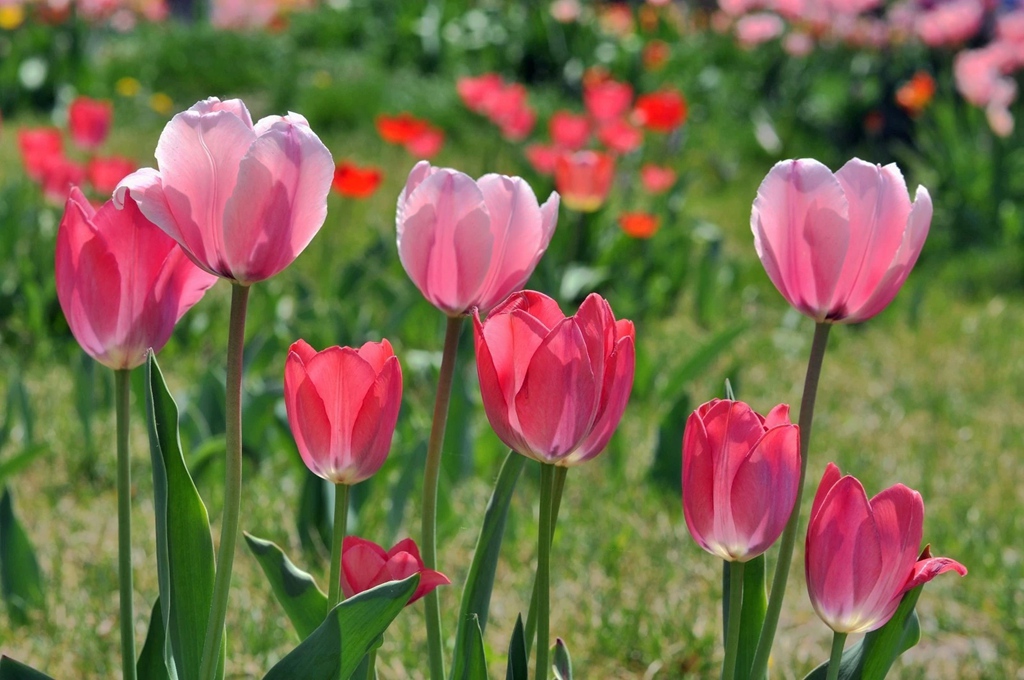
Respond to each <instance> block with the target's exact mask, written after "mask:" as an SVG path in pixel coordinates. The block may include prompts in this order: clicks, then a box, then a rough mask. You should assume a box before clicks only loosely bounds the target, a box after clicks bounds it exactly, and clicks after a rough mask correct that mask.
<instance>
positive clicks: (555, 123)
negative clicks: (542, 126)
mask: <svg viewBox="0 0 1024 680" xmlns="http://www.w3.org/2000/svg"><path fill="white" fill-rule="evenodd" d="M548 132H549V133H550V134H551V141H552V142H554V144H555V146H558V147H561V148H563V149H567V150H569V151H576V150H578V149H582V148H583V147H584V146H586V145H587V141H588V140H589V139H590V119H589V118H587V117H586V116H584V115H576V114H574V113H572V112H571V111H564V110H559V111H555V112H554V113H553V114H551V119H550V120H549V121H548Z"/></svg>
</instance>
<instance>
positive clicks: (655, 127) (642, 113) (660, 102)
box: [633, 90, 687, 132]
mask: <svg viewBox="0 0 1024 680" xmlns="http://www.w3.org/2000/svg"><path fill="white" fill-rule="evenodd" d="M686 113H687V108H686V100H685V99H684V98H683V95H682V94H680V93H679V92H677V91H675V90H659V91H657V92H650V93H648V94H644V95H640V96H639V97H637V100H636V107H635V108H634V109H633V120H634V121H635V122H636V124H637V125H642V126H643V127H645V128H647V129H648V130H652V131H654V132H672V131H673V130H675V129H676V128H677V127H679V126H680V125H682V124H683V123H684V122H686Z"/></svg>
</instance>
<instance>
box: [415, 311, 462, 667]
mask: <svg viewBox="0 0 1024 680" xmlns="http://www.w3.org/2000/svg"><path fill="white" fill-rule="evenodd" d="M461 330H462V317H460V316H450V317H448V323H447V325H446V326H445V333H444V351H443V353H442V355H441V374H440V376H438V379H437V397H436V400H435V401H434V418H433V421H432V422H431V424H430V439H429V441H428V443H427V464H426V469H425V470H424V473H423V513H422V517H423V540H422V541H421V549H422V550H423V563H424V564H425V565H426V568H427V569H435V570H436V569H437V482H438V478H439V477H440V474H441V447H442V445H443V444H444V430H445V425H446V424H447V422H448V404H449V402H450V401H451V396H452V380H453V379H454V377H455V359H456V356H457V354H458V350H459V333H460V332H461ZM423 601H424V603H425V605H426V608H427V646H428V649H429V650H430V677H431V680H443V678H444V657H443V656H442V654H441V606H440V603H439V602H438V598H437V593H435V592H431V593H429V594H428V595H427V596H426V597H424V598H423Z"/></svg>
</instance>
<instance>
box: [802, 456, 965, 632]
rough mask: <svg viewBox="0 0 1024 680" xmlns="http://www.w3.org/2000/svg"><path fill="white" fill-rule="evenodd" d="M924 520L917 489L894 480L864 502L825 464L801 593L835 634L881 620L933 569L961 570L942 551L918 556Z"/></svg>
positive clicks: (854, 483) (860, 492) (853, 482)
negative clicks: (942, 554) (804, 592)
mask: <svg viewBox="0 0 1024 680" xmlns="http://www.w3.org/2000/svg"><path fill="white" fill-rule="evenodd" d="M923 523H924V502H923V501H922V500H921V494H919V493H917V492H916V491H914V490H913V489H908V488H907V487H905V486H903V485H902V484H896V485H895V486H891V487H889V488H888V489H886V490H885V491H882V492H881V493H879V494H878V495H877V496H875V497H874V498H872V499H871V500H868V497H867V494H866V493H865V492H864V487H863V486H862V485H861V483H860V482H859V481H858V480H857V479H856V478H855V477H852V476H850V475H847V476H845V477H843V476H842V475H841V473H840V472H839V468H838V467H836V465H835V464H834V463H829V464H828V467H827V468H825V474H824V476H822V478H821V484H820V485H819V486H818V492H817V494H815V496H814V504H813V505H812V506H811V520H810V524H809V525H808V527H807V550H806V552H805V566H806V570H807V592H808V594H809V595H810V596H811V604H812V605H814V611H816V612H817V613H818V616H820V617H821V620H822V621H824V622H825V623H826V624H828V626H829V627H830V628H831V629H832V630H834V631H836V632H837V633H866V632H868V631H872V630H875V629H877V628H881V627H882V626H883V625H885V623H886V621H888V620H889V619H890V618H891V617H892V615H893V613H895V611H896V608H897V607H898V606H899V603H900V599H901V598H902V597H903V595H904V593H906V592H908V591H910V590H912V589H914V588H916V587H917V586H919V585H921V584H922V583H927V582H928V581H930V580H932V579H933V578H935V577H936V576H938V575H939V574H941V573H943V572H946V571H950V570H954V571H956V572H957V573H959V574H960V575H961V576H963V575H965V574H966V573H967V569H966V568H965V567H964V566H963V565H962V564H960V563H959V562H957V561H955V560H952V559H949V558H947V557H931V556H930V553H929V552H928V550H927V549H926V550H925V553H924V554H922V555H921V558H920V559H919V558H918V555H919V553H920V546H921V534H922V525H923Z"/></svg>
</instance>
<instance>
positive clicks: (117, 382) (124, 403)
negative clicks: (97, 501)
mask: <svg viewBox="0 0 1024 680" xmlns="http://www.w3.org/2000/svg"><path fill="white" fill-rule="evenodd" d="M131 375H132V374H131V370H129V369H120V370H116V371H114V393H115V401H116V402H117V406H116V413H117V578H118V581H119V582H120V596H121V669H122V670H121V677H122V678H124V680H135V614H134V607H133V606H132V597H133V593H134V588H133V587H132V470H131V465H130V462H131V461H130V460H129V456H128V407H129V398H130V396H131Z"/></svg>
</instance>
